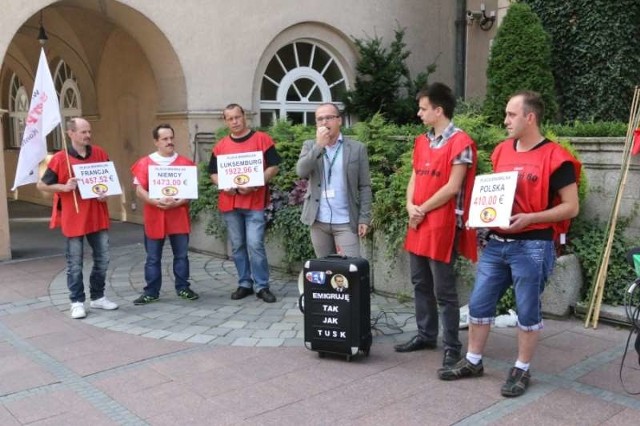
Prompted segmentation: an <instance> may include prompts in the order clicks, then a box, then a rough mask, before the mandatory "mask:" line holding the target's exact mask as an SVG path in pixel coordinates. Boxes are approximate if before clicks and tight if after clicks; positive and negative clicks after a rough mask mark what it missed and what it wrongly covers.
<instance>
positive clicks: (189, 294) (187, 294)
mask: <svg viewBox="0 0 640 426" xmlns="http://www.w3.org/2000/svg"><path fill="white" fill-rule="evenodd" d="M178 296H180V297H182V298H183V299H187V300H196V299H197V298H198V297H200V296H198V293H196V292H195V291H193V290H191V289H190V288H189V287H187V288H185V289H184V290H180V291H179V292H178Z"/></svg>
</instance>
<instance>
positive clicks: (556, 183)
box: [438, 91, 580, 397]
mask: <svg viewBox="0 0 640 426" xmlns="http://www.w3.org/2000/svg"><path fill="white" fill-rule="evenodd" d="M505 113H506V114H505V119H504V124H505V126H506V128H507V132H508V134H509V138H508V139H506V140H505V141H503V142H501V143H500V144H499V145H498V146H497V147H496V148H495V149H494V151H493V154H492V155H491V161H492V163H493V170H494V172H496V173H498V172H510V171H517V172H518V181H517V186H516V193H515V200H514V204H513V211H512V215H511V218H510V225H509V226H508V227H506V228H492V229H490V234H489V240H488V242H487V245H486V247H485V248H484V250H483V251H482V254H481V256H480V261H479V263H478V269H477V275H476V282H475V286H474V288H473V292H472V294H471V300H470V302H469V343H468V348H467V354H466V357H464V358H462V359H461V360H460V361H459V362H458V363H457V364H455V365H453V366H447V367H444V368H441V369H440V370H438V377H439V378H440V379H442V380H457V379H461V378H465V377H478V376H482V375H483V373H484V367H483V365H482V353H483V351H484V348H485V345H486V342H487V339H488V338H489V331H490V329H491V325H492V324H493V323H494V320H495V316H496V305H497V303H498V301H499V298H500V296H501V295H502V294H503V293H504V292H505V291H506V290H507V288H508V287H509V286H511V285H513V288H514V293H515V298H516V310H517V312H518V358H517V360H516V362H515V365H514V366H513V367H512V368H511V369H510V371H509V375H508V377H507V380H506V382H505V384H504V385H503V386H502V389H501V393H502V395H503V396H506V397H516V396H520V395H522V394H524V392H525V391H526V389H527V387H528V386H529V381H530V378H531V374H530V372H529V365H530V362H531V359H532V357H533V354H534V352H535V348H536V346H537V343H538V337H539V335H540V330H542V327H543V322H542V303H541V297H542V292H543V290H544V285H545V283H546V281H547V279H548V278H549V276H550V275H551V272H552V270H553V266H554V263H555V246H554V237H555V234H556V232H555V231H556V229H557V228H558V225H559V224H562V225H563V226H564V225H566V221H568V220H570V219H571V218H574V217H575V216H577V214H578V212H579V202H578V186H577V180H578V177H579V175H580V163H579V162H578V161H577V160H576V159H575V158H574V157H573V156H572V155H571V154H570V153H569V152H568V151H566V150H565V149H564V148H562V147H561V146H560V145H559V144H557V143H556V142H552V141H550V140H548V139H546V138H545V137H544V136H543V135H542V133H541V131H540V123H541V121H542V117H543V115H544V104H543V102H542V99H541V97H540V95H539V94H538V93H535V92H530V91H522V92H518V93H516V94H514V95H513V96H512V97H511V98H510V99H509V102H508V103H507V107H506V111H505Z"/></svg>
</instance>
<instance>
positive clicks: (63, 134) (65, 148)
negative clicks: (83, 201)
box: [58, 120, 80, 214]
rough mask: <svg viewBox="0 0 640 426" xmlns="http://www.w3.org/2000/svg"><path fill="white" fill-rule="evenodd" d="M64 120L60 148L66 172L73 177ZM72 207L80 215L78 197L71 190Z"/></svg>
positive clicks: (60, 127)
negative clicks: (64, 160)
mask: <svg viewBox="0 0 640 426" xmlns="http://www.w3.org/2000/svg"><path fill="white" fill-rule="evenodd" d="M63 123H64V120H60V126H58V128H59V129H60V136H61V137H62V146H63V147H64V158H66V159H67V171H68V172H69V176H73V175H72V174H71V160H69V149H68V148H67V138H66V137H65V133H66V129H64V127H65V124H66V123H65V124H63ZM73 205H74V206H75V207H76V214H78V213H80V208H79V207H78V197H77V195H76V190H75V189H74V190H73Z"/></svg>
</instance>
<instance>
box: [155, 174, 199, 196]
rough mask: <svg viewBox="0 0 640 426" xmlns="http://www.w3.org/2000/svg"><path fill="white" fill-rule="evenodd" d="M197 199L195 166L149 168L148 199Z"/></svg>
mask: <svg viewBox="0 0 640 426" xmlns="http://www.w3.org/2000/svg"><path fill="white" fill-rule="evenodd" d="M164 197H172V198H180V199H190V200H195V199H197V198H198V168H197V167H196V166H149V198H153V199H160V198H164Z"/></svg>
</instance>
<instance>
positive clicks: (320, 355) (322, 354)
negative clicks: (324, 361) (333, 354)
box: [318, 352, 326, 358]
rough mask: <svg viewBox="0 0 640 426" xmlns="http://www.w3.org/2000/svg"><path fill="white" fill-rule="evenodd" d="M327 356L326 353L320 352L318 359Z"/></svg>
mask: <svg viewBox="0 0 640 426" xmlns="http://www.w3.org/2000/svg"><path fill="white" fill-rule="evenodd" d="M325 355H326V354H325V353H324V352H318V358H324V356H325Z"/></svg>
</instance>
